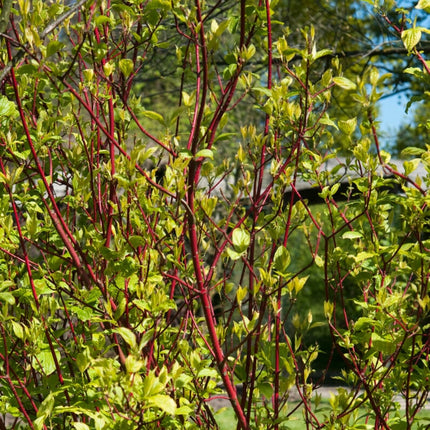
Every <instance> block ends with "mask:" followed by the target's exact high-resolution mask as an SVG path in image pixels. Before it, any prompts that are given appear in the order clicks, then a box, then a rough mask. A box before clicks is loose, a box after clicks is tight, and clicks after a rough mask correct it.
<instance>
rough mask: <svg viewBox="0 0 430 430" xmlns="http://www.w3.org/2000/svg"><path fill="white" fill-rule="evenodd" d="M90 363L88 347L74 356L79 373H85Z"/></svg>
mask: <svg viewBox="0 0 430 430" xmlns="http://www.w3.org/2000/svg"><path fill="white" fill-rule="evenodd" d="M90 362H91V354H90V351H89V349H88V347H86V348H85V349H84V350H83V351H82V352H80V353H79V354H78V355H77V356H76V365H77V366H78V369H79V372H81V373H83V372H85V370H87V368H88V366H89V364H90Z"/></svg>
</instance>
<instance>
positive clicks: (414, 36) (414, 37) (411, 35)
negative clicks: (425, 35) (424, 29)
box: [401, 28, 422, 51]
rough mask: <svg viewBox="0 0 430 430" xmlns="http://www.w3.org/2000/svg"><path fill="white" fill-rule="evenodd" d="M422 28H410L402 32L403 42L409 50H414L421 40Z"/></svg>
mask: <svg viewBox="0 0 430 430" xmlns="http://www.w3.org/2000/svg"><path fill="white" fill-rule="evenodd" d="M421 35H422V33H421V30H420V29H418V28H409V29H408V30H404V31H403V32H402V36H401V38H402V42H403V45H405V48H406V49H407V50H408V51H412V49H414V48H415V46H416V45H417V44H418V43H419V41H420V40H421Z"/></svg>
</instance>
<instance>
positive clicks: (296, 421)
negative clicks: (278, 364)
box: [215, 399, 430, 430]
mask: <svg viewBox="0 0 430 430" xmlns="http://www.w3.org/2000/svg"><path fill="white" fill-rule="evenodd" d="M296 406H297V403H291V404H289V407H288V411H292V410H293V409H294V408H295V407H296ZM330 411H331V406H330V403H329V401H328V399H323V400H321V403H320V404H319V406H318V408H316V409H315V410H314V412H315V414H316V416H317V417H318V419H320V420H321V422H322V421H323V420H324V416H326V417H327V416H329V414H330ZM367 416H368V413H367V412H366V410H365V409H364V408H359V409H358V411H357V412H356V417H355V419H351V420H350V423H349V427H342V428H345V429H357V430H359V429H369V430H370V429H373V428H374V419H373V418H372V417H369V419H368V421H367V423H366V417H367ZM393 416H394V415H393ZM399 416H400V417H403V416H404V410H400V411H399ZM215 418H216V420H217V423H218V426H219V429H220V430H234V428H235V427H234V426H233V425H232V423H236V418H235V416H234V412H233V409H232V408H230V407H228V408H222V409H220V410H219V411H217V413H216V414H215ZM353 423H354V424H353ZM338 424H340V422H339V423H338ZM429 425H430V409H426V410H422V411H421V412H420V413H419V414H418V416H417V419H416V420H415V422H414V424H413V425H412V429H413V430H420V429H428V428H430V427H429ZM326 428H329V427H326ZM333 428H334V429H337V428H339V429H340V428H341V427H340V426H339V427H338V426H335V427H333ZM281 429H282V430H303V429H306V423H305V419H304V416H303V408H298V409H297V411H295V412H294V413H293V414H292V415H291V416H290V417H289V420H288V421H285V422H284V423H283V424H282V427H281ZM391 429H392V430H404V429H406V424H405V423H404V422H402V420H401V419H399V421H398V422H397V423H393V424H392V425H391Z"/></svg>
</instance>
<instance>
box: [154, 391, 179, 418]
mask: <svg viewBox="0 0 430 430" xmlns="http://www.w3.org/2000/svg"><path fill="white" fill-rule="evenodd" d="M148 401H149V402H150V403H151V404H152V405H154V406H155V407H157V408H159V409H161V410H162V411H164V412H166V414H169V415H175V412H176V403H175V401H174V400H173V399H172V398H171V397H169V396H166V395H165V394H156V395H155V396H151V397H149V398H148Z"/></svg>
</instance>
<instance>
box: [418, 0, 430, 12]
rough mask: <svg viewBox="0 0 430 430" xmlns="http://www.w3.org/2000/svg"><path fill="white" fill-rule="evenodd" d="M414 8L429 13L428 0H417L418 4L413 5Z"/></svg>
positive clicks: (429, 4) (429, 2)
mask: <svg viewBox="0 0 430 430" xmlns="http://www.w3.org/2000/svg"><path fill="white" fill-rule="evenodd" d="M415 9H423V10H425V11H426V12H427V13H430V0H419V2H418V4H417V5H416V6H415Z"/></svg>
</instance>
